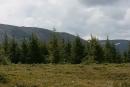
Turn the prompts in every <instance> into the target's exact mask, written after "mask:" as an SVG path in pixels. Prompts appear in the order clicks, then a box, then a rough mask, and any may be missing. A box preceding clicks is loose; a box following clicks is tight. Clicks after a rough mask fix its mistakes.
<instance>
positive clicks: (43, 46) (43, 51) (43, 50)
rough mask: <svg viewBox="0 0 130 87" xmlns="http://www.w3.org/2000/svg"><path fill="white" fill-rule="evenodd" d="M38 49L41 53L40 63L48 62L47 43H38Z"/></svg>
mask: <svg viewBox="0 0 130 87" xmlns="http://www.w3.org/2000/svg"><path fill="white" fill-rule="evenodd" d="M40 49H41V50H40V51H41V54H42V60H41V61H42V63H44V64H45V63H48V62H49V61H48V56H49V52H48V47H47V44H46V43H45V42H41V44H40Z"/></svg>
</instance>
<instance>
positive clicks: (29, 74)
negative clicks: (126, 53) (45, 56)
mask: <svg viewBox="0 0 130 87" xmlns="http://www.w3.org/2000/svg"><path fill="white" fill-rule="evenodd" d="M1 73H2V74H4V75H5V76H6V77H5V78H4V76H3V77H2V78H4V80H6V79H7V80H8V82H7V83H2V82H1V81H0V87H130V64H119V65H116V64H108V65H96V64H92V65H51V64H48V65H44V64H41V65H20V64H19V65H5V66H4V65H0V75H1Z"/></svg>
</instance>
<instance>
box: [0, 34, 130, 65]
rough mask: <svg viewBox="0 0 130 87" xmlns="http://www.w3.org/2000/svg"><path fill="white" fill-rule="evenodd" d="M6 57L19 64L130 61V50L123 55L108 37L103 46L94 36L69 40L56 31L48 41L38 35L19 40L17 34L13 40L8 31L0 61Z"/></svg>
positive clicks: (1, 50) (1, 47)
mask: <svg viewBox="0 0 130 87" xmlns="http://www.w3.org/2000/svg"><path fill="white" fill-rule="evenodd" d="M2 60H4V61H5V60H6V61H7V60H10V61H11V63H16V64H17V63H22V64H33V63H36V64H37V63H43V64H47V63H53V64H67V63H69V64H80V63H84V64H87V63H127V62H130V49H129V50H128V52H124V54H121V53H120V52H119V50H117V49H116V48H115V45H114V44H113V43H110V41H109V39H108V38H107V40H106V43H105V45H102V46H101V45H100V43H99V41H98V39H97V38H95V37H93V36H91V40H88V41H86V42H85V41H83V40H81V39H80V37H79V36H76V38H75V39H74V40H73V41H69V40H68V41H65V40H64V39H60V38H59V37H58V35H57V33H55V32H54V33H53V35H52V38H51V39H50V40H49V41H48V42H43V41H40V40H39V39H38V37H37V36H36V35H35V34H32V36H31V37H30V38H23V40H22V42H18V41H17V40H16V39H15V37H13V38H12V39H9V38H8V36H7V35H6V34H5V38H4V41H3V42H2V44H1V46H0V62H1V61H2Z"/></svg>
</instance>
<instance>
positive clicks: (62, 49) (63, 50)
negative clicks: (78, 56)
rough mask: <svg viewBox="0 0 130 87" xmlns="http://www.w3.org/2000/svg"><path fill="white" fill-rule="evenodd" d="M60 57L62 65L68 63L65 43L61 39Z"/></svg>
mask: <svg viewBox="0 0 130 87" xmlns="http://www.w3.org/2000/svg"><path fill="white" fill-rule="evenodd" d="M59 51H60V52H59V56H60V63H61V64H64V63H66V53H65V41H64V39H61V40H60V42H59Z"/></svg>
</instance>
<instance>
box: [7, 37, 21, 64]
mask: <svg viewBox="0 0 130 87" xmlns="http://www.w3.org/2000/svg"><path fill="white" fill-rule="evenodd" d="M9 57H10V60H11V62H12V63H18V62H20V48H19V46H18V43H17V42H16V40H15V37H13V38H12V40H11V43H10V49H9Z"/></svg>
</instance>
